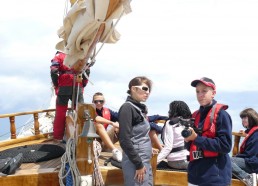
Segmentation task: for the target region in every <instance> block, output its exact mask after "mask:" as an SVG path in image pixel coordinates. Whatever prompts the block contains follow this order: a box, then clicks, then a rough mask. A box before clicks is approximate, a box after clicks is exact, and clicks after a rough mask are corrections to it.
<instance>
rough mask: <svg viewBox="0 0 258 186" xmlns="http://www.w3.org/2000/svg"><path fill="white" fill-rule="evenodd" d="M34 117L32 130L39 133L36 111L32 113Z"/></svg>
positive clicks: (36, 133)
mask: <svg viewBox="0 0 258 186" xmlns="http://www.w3.org/2000/svg"><path fill="white" fill-rule="evenodd" d="M33 117H34V130H35V135H38V134H39V120H38V119H39V114H38V113H34V114H33Z"/></svg>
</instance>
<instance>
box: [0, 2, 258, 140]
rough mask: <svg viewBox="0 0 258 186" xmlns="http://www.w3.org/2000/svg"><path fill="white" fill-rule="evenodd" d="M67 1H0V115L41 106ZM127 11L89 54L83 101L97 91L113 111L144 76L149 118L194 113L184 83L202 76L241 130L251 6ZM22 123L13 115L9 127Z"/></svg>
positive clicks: (253, 50) (252, 88)
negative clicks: (110, 37)
mask: <svg viewBox="0 0 258 186" xmlns="http://www.w3.org/2000/svg"><path fill="white" fill-rule="evenodd" d="M67 3H68V4H69V2H67V0H54V1H53V0H44V1H42V0H26V1H19V0H13V1H4V2H2V6H1V7H0V25H1V27H0V64H1V68H0V86H1V97H0V105H1V107H0V114H6V113H15V112H22V111H32V110H39V109H45V108H48V107H49V103H50V98H51V94H52V92H51V80H50V69H49V66H50V60H51V59H52V58H53V57H54V54H55V52H56V49H55V45H56V43H57V42H58V41H59V38H58V36H57V30H58V29H59V27H60V26H62V21H63V18H64V15H65V12H66V7H67V6H66V5H67ZM131 8H132V12H131V13H130V14H127V15H125V16H123V17H122V19H121V20H120V21H119V23H118V24H117V27H116V30H117V31H118V32H119V33H120V34H121V37H120V40H119V41H118V42H117V43H115V44H104V46H103V47H102V49H101V50H100V52H99V53H98V55H97V56H96V63H95V65H94V66H93V67H92V68H91V75H90V81H91V82H92V83H89V84H88V85H87V87H86V88H85V93H84V98H85V102H86V103H91V100H92V95H93V94H94V93H95V92H102V93H104V95H105V98H106V106H107V107H109V108H111V109H112V110H114V111H118V109H119V107H120V106H121V104H123V102H124V101H125V99H126V97H127V94H126V91H127V89H128V83H129V81H130V80H131V79H132V78H134V77H136V76H139V75H144V76H147V77H148V78H150V79H151V80H152V81H153V91H152V92H151V95H150V97H149V99H148V101H147V102H146V105H147V106H148V108H149V109H148V110H149V114H150V115H151V114H160V115H167V112H168V105H169V103H170V102H172V101H174V100H183V101H185V102H186V103H187V104H188V105H189V107H190V109H191V111H195V110H196V109H198V107H199V104H198V102H197V100H196V96H195V89H194V88H193V87H191V86H190V83H191V81H193V80H195V79H200V78H201V77H209V78H211V79H213V80H214V82H215V84H216V86H217V95H216V97H215V99H216V100H217V101H218V102H220V103H224V104H227V105H229V109H228V110H227V111H228V113H229V114H230V115H231V117H232V121H233V130H234V131H238V130H239V129H241V128H242V125H241V120H240V118H239V113H240V112H241V111H242V110H243V109H245V108H247V107H252V108H254V109H256V110H258V96H257V95H258V70H257V68H256V66H257V61H258V55H257V54H258V24H257V20H258V11H257V9H258V1H256V0H159V1H157V0H156V1H154V0H140V1H135V0H133V1H132V2H131ZM114 21H116V20H114ZM100 46H101V44H98V45H97V47H98V48H99V47H100ZM27 120H28V118H26V117H24V118H23V119H18V118H17V119H16V125H17V127H19V126H21V125H24V122H25V121H27ZM0 124H1V127H3V130H2V129H1V131H2V132H5V131H8V130H9V120H8V119H0ZM0 137H1V136H0Z"/></svg>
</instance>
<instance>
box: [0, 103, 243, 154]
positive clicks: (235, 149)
mask: <svg viewBox="0 0 258 186" xmlns="http://www.w3.org/2000/svg"><path fill="white" fill-rule="evenodd" d="M70 109H71V108H69V110H70ZM55 110H56V109H45V110H35V111H28V112H17V113H11V114H1V115H0V119H1V118H9V120H10V138H11V139H16V140H15V141H16V142H19V141H26V140H33V139H39V138H43V137H44V138H45V137H47V136H48V135H49V133H45V134H40V130H39V125H40V124H39V121H38V119H39V113H46V114H47V113H49V112H54V111H55ZM30 114H31V115H33V118H34V131H35V134H34V135H33V136H29V137H23V138H20V139H17V136H16V124H15V119H16V117H17V116H24V115H30ZM232 135H233V136H234V145H233V149H232V155H236V154H237V153H238V152H239V143H240V139H241V137H244V135H243V134H242V133H239V132H232ZM8 141H9V142H8ZM8 141H5V142H4V144H9V143H11V142H10V141H12V140H8ZM13 142H14V141H13ZM13 142H12V143H13ZM2 143H3V142H1V143H0V147H1V146H2V145H1V144H2Z"/></svg>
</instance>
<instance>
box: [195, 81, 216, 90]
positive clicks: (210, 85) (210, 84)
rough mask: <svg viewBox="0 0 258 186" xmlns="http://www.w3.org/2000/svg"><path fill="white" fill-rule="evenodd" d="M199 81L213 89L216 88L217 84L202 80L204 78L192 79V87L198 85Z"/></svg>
mask: <svg viewBox="0 0 258 186" xmlns="http://www.w3.org/2000/svg"><path fill="white" fill-rule="evenodd" d="M198 83H203V84H204V85H206V86H208V87H211V88H212V89H213V90H215V89H216V86H215V85H214V84H213V83H209V82H206V81H202V80H199V79H197V80H194V81H192V83H191V86H192V87H196V85H197V84H198Z"/></svg>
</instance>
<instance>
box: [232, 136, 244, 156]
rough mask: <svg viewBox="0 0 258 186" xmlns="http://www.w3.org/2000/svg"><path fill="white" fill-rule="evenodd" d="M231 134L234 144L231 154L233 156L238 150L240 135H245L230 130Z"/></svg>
mask: <svg viewBox="0 0 258 186" xmlns="http://www.w3.org/2000/svg"><path fill="white" fill-rule="evenodd" d="M232 135H233V136H234V145H233V150H232V156H235V155H236V154H237V153H238V152H239V143H240V139H241V137H245V136H244V134H243V133H239V132H232Z"/></svg>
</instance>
